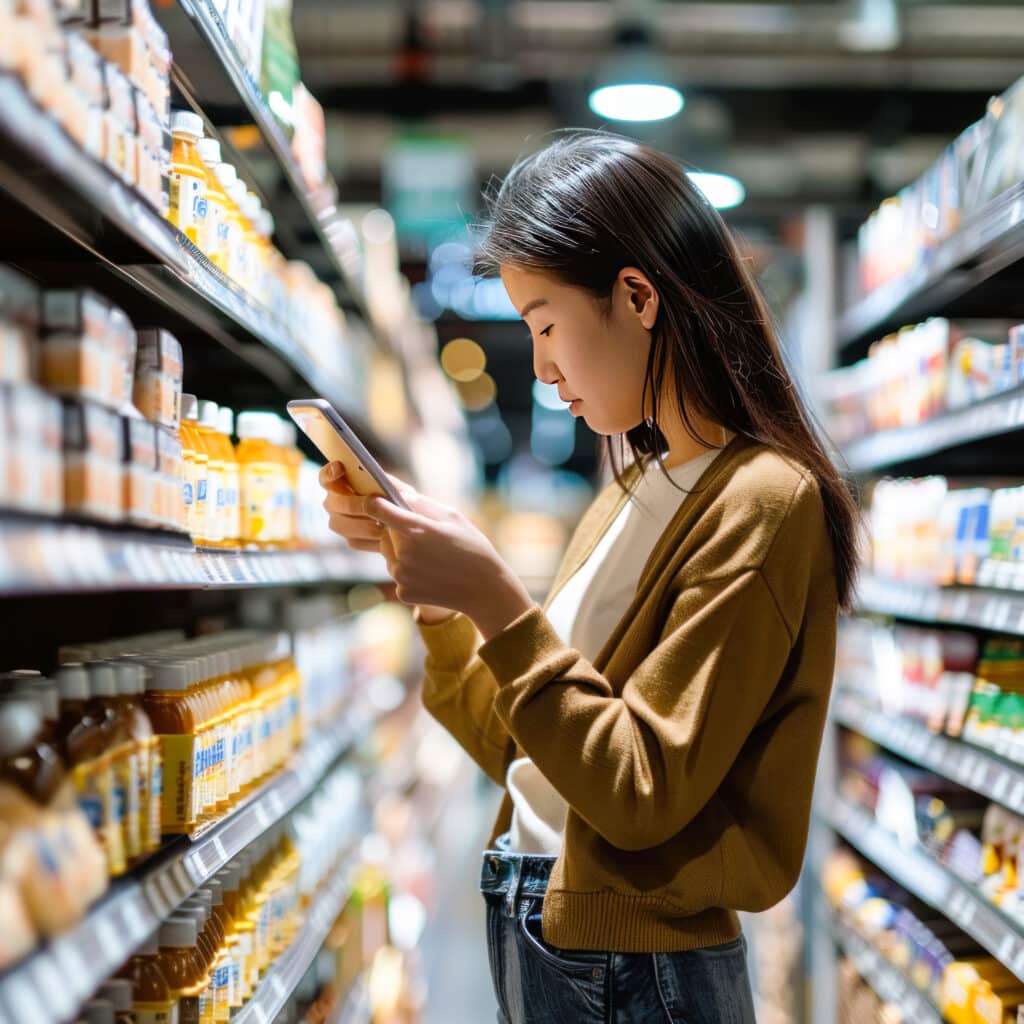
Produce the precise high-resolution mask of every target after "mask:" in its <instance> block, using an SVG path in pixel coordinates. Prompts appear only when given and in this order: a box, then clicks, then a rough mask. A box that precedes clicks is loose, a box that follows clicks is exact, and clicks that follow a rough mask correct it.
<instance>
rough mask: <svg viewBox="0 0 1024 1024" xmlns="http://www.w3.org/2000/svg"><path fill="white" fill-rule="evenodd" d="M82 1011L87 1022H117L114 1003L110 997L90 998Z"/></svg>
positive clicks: (97, 1023)
mask: <svg viewBox="0 0 1024 1024" xmlns="http://www.w3.org/2000/svg"><path fill="white" fill-rule="evenodd" d="M82 1013H83V1015H84V1019H85V1020H86V1021H87V1024H115V1020H114V1004H113V1003H112V1002H111V1001H110V1000H109V999H90V1000H89V1002H87V1003H86V1004H85V1006H84V1007H83V1008H82Z"/></svg>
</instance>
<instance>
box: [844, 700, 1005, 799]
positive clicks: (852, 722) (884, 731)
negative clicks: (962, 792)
mask: <svg viewBox="0 0 1024 1024" xmlns="http://www.w3.org/2000/svg"><path fill="white" fill-rule="evenodd" d="M832 718H833V720H834V721H836V722H838V723H839V724H840V725H843V726H845V727H846V728H847V729H853V730H854V731H855V732H858V733H860V734H861V735H862V736H866V737H867V738H868V739H870V740H873V741H874V742H875V743H877V744H879V745H880V746H882V747H885V748H886V750H891V751H892V752H893V753H894V754H899V755H900V757H904V758H906V759H907V760H908V761H913V762H914V764H919V765H921V766H922V767H923V768H927V769H928V770H929V771H933V772H935V773H936V774H937V775H942V776H943V777H944V778H947V779H952V780H953V782H958V783H960V785H961V786H966V787H967V788H968V789H972V790H974V791H975V792H976V793H981V794H982V795H983V796H987V797H988V798H989V799H990V800H995V801H996V802H997V803H1001V804H1003V805H1004V806H1005V807H1009V808H1010V810H1012V811H1015V812H1016V813H1017V814H1024V766H1021V765H1017V764H1013V763H1012V762H1010V761H1005V760H1003V758H1001V757H999V756H998V755H996V754H992V753H989V752H988V751H987V750H983V749H981V748H980V747H974V746H971V745H970V744H968V743H963V742H961V741H960V740H955V739H951V738H950V737H948V736H937V735H935V734H934V733H932V732H929V731H928V729H927V728H926V727H925V726H923V725H921V724H919V723H918V722H914V721H911V720H910V719H907V718H902V717H900V716H899V715H887V714H885V713H884V712H882V711H878V710H876V709H875V708H871V707H868V706H867V705H866V704H864V702H863V701H861V700H859V699H858V698H857V697H855V696H853V695H852V694H848V693H846V694H844V693H840V694H837V695H836V698H835V700H834V702H833V705H832Z"/></svg>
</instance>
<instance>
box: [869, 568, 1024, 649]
mask: <svg viewBox="0 0 1024 1024" xmlns="http://www.w3.org/2000/svg"><path fill="white" fill-rule="evenodd" d="M979 578H982V579H990V580H999V582H1000V585H1008V584H1010V583H1012V584H1014V585H1016V584H1017V582H1018V580H1020V579H1021V574H1020V573H1019V572H1018V571H1017V568H1016V567H1015V566H1013V565H1011V564H1010V563H998V562H997V563H992V562H985V563H983V564H982V566H981V569H980V570H979ZM857 607H858V609H859V610H860V611H863V612H874V613H875V614H878V615H891V616H893V617H895V618H901V619H914V620H915V621H918V622H934V623H942V624H945V625H950V626H967V627H972V628H975V629H991V630H993V631H994V632H997V633H1008V634H1013V635H1017V636H1024V593H1014V592H1012V591H1006V590H994V589H993V590H987V589H984V588H981V587H929V586H925V585H923V584H919V583H907V582H904V581H902V580H890V579H885V578H883V577H881V576H873V575H871V574H869V573H864V574H863V575H862V576H861V577H860V579H859V581H858V583H857Z"/></svg>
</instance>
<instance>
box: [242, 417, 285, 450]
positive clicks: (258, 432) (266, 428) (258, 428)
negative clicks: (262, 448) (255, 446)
mask: <svg viewBox="0 0 1024 1024" xmlns="http://www.w3.org/2000/svg"><path fill="white" fill-rule="evenodd" d="M277 424H278V418H277V416H276V415H275V414H274V413H272V412H240V413H239V414H238V419H237V420H236V422H235V430H236V431H237V432H238V437H239V439H240V440H241V439H245V438H254V439H258V440H262V441H270V442H271V443H274V442H275V441H276V438H277Z"/></svg>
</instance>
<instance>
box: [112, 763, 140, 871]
mask: <svg viewBox="0 0 1024 1024" xmlns="http://www.w3.org/2000/svg"><path fill="white" fill-rule="evenodd" d="M140 779H141V773H140V769H139V753H138V748H137V747H136V745H135V744H134V743H126V744H125V745H124V747H123V749H122V750H120V751H118V752H117V754H116V755H115V757H114V798H115V800H116V801H117V802H118V804H119V810H120V812H121V831H122V834H123V835H124V852H125V856H126V857H127V858H128V859H129V860H135V859H136V858H137V857H138V856H139V855H140V854H141V853H142V829H141V826H140V808H141V807H142V796H141V794H140V792H139V786H140Z"/></svg>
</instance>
